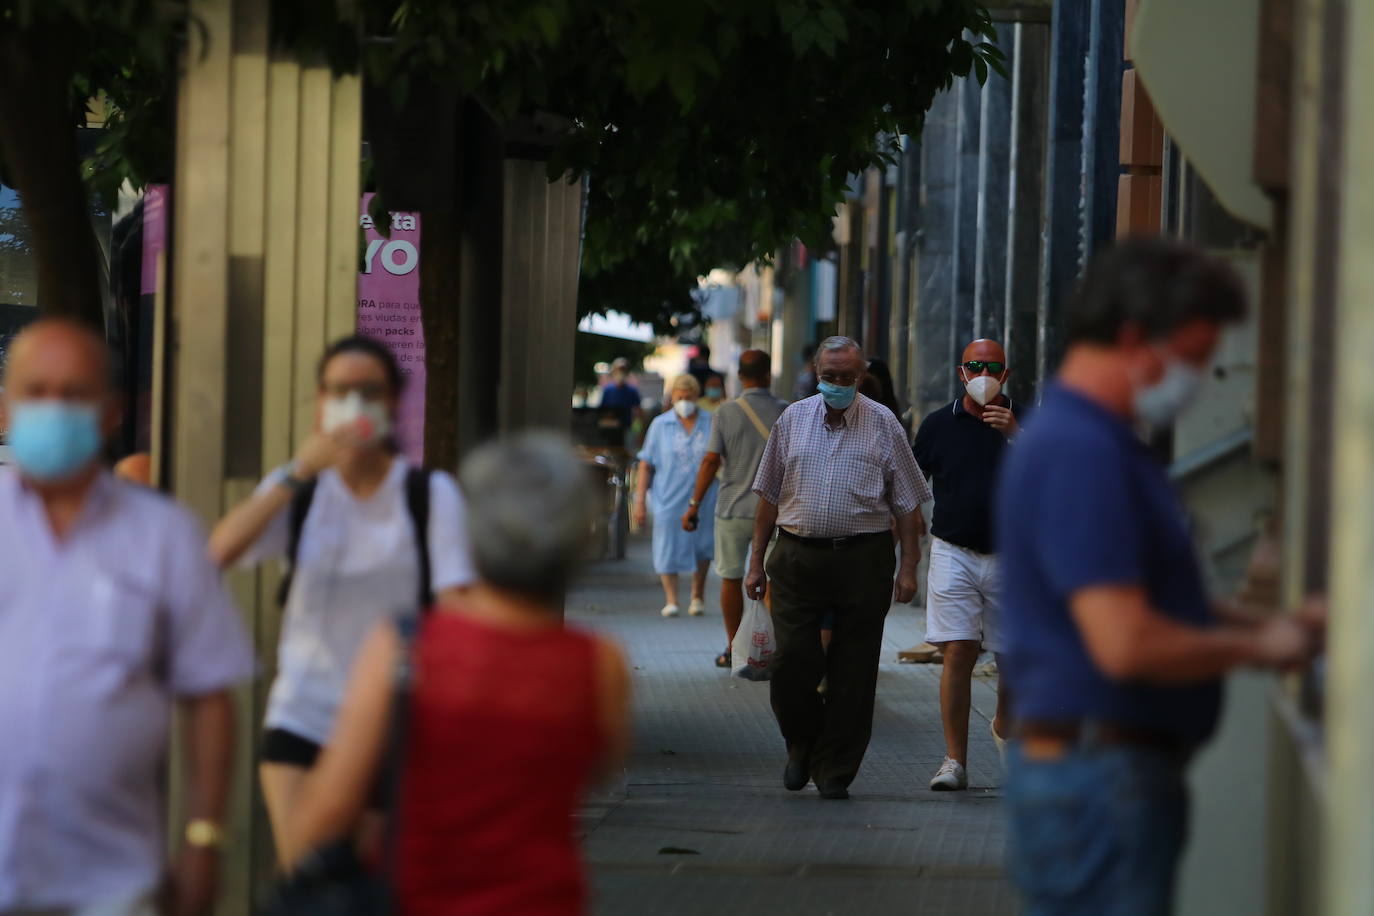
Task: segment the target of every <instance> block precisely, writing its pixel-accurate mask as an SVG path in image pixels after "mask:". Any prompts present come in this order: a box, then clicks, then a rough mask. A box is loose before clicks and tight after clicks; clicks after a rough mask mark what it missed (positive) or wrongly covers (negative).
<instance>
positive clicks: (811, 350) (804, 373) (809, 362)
mask: <svg viewBox="0 0 1374 916" xmlns="http://www.w3.org/2000/svg"><path fill="white" fill-rule="evenodd" d="M817 390H818V389H817V388H816V345H815V344H807V345H806V346H804V347H802V351H801V369H800V370H799V371H798V372H797V377H796V380H795V381H793V383H792V400H794V401H802V400H805V399H806V398H809V397H811V396H812V395H813V394H815V393H816V391H817Z"/></svg>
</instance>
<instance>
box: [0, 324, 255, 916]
mask: <svg viewBox="0 0 1374 916" xmlns="http://www.w3.org/2000/svg"><path fill="white" fill-rule="evenodd" d="M5 391H6V394H5V397H6V399H7V407H8V413H9V419H10V426H9V446H10V457H11V461H12V462H13V466H11V467H6V468H4V469H3V470H0V567H3V575H0V579H2V580H3V581H4V583H5V585H4V588H3V589H0V736H3V740H4V742H5V745H6V750H5V752H4V753H3V754H0V914H4V916H11V914H29V913H35V912H39V913H42V914H44V916H151V914H153V913H155V912H165V913H172V914H176V916H182V914H196V913H203V912H207V911H208V910H209V908H210V906H211V904H212V902H213V898H214V894H215V886H216V882H217V877H218V869H219V861H218V851H219V847H220V846H221V844H222V842H223V837H222V833H221V824H222V822H223V818H224V814H225V803H226V798H227V795H228V789H229V775H230V768H231V767H230V762H231V760H232V758H233V736H234V707H233V700H232V698H231V696H230V692H229V691H230V688H231V687H232V686H233V685H235V684H237V683H239V682H241V681H243V680H245V679H247V678H248V677H249V676H251V674H252V669H253V660H252V655H251V651H250V648H249V645H248V642H247V640H246V638H245V636H244V633H243V630H242V627H241V624H240V622H239V620H238V617H237V615H236V613H235V612H234V609H233V607H232V605H231V604H230V602H229V599H228V597H227V595H226V594H225V592H224V590H223V588H222V587H221V585H220V583H219V580H218V576H217V574H216V571H215V570H214V568H213V567H212V566H211V564H210V562H209V560H208V558H207V557H206V554H205V546H204V545H205V539H204V534H203V532H202V531H201V529H200V527H199V526H198V525H197V524H196V522H195V520H194V519H193V518H192V517H191V516H190V514H189V513H187V512H186V511H184V510H183V509H181V508H180V507H178V506H177V505H176V504H175V503H174V502H172V501H171V500H169V499H166V498H165V497H163V496H161V495H159V494H157V493H155V492H153V491H151V490H146V489H144V488H142V487H136V486H133V485H130V484H126V483H122V482H119V481H117V480H115V479H114V478H113V477H112V476H111V475H110V474H109V473H108V472H107V471H105V469H104V468H102V467H101V464H100V450H101V446H102V445H103V444H104V441H105V439H106V438H107V437H108V436H109V435H110V433H112V432H113V431H114V429H115V428H116V426H117V424H118V420H119V417H118V410H117V408H116V407H115V400H114V397H113V391H112V390H111V386H110V367H109V357H108V354H107V351H106V349H105V345H104V343H103V341H101V339H100V338H99V337H97V336H96V335H95V334H93V333H92V332H90V331H88V330H87V329H85V328H84V327H82V326H79V325H75V324H72V323H69V322H64V321H53V320H46V321H40V322H38V323H36V324H34V325H31V326H30V327H29V328H28V329H27V330H26V331H24V333H23V334H21V335H20V336H19V337H18V338H16V340H15V341H14V344H13V347H12V348H11V350H10V354H9V363H8V367H7V370H6V377H5ZM174 708H180V710H181V711H182V713H183V715H182V721H183V723H184V728H185V735H184V737H185V741H184V744H185V748H186V756H187V785H186V788H187V794H186V798H187V805H186V807H187V821H186V823H185V825H184V832H183V833H182V836H181V840H180V843H179V844H178V845H179V849H178V852H177V856H176V860H175V865H174V866H173V867H172V868H171V869H168V867H167V865H166V863H167V859H168V857H167V851H166V850H165V849H164V833H165V826H166V825H165V812H166V798H165V791H164V786H165V777H166V763H167V760H166V758H167V747H168V743H169V738H170V735H169V723H170V722H171V719H172V715H171V714H172V711H173V709H174Z"/></svg>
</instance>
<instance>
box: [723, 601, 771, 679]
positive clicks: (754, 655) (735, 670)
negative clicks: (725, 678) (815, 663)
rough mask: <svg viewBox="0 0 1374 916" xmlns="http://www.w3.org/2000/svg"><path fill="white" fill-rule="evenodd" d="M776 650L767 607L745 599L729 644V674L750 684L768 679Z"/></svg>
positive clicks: (761, 603) (758, 602)
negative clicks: (732, 638)
mask: <svg viewBox="0 0 1374 916" xmlns="http://www.w3.org/2000/svg"><path fill="white" fill-rule="evenodd" d="M777 648H778V644H777V641H776V640H774V639H773V616H772V615H771V614H769V613H768V608H766V607H764V605H763V602H762V601H755V600H754V599H753V598H747V599H745V606H744V617H743V619H742V620H740V624H739V630H738V631H737V632H736V633H735V641H734V642H733V643H731V645H730V673H731V674H733V675H734V676H735V677H742V678H745V679H746V680H750V681H766V680H768V678H769V677H770V676H771V675H772V670H771V668H772V664H773V653H774V652H775V651H777Z"/></svg>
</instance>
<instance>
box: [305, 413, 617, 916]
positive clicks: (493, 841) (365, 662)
mask: <svg viewBox="0 0 1374 916" xmlns="http://www.w3.org/2000/svg"><path fill="white" fill-rule="evenodd" d="M461 481H462V484H463V489H464V490H465V491H466V494H467V497H468V523H469V532H470V536H471V540H472V545H473V559H474V561H475V563H476V566H477V571H478V575H479V576H480V577H481V581H480V582H479V584H478V585H476V586H474V587H472V588H471V589H470V590H469V591H468V592H467V594H465V595H464V596H463V597H462V599H461V600H459V601H455V602H451V603H449V604H447V605H441V606H439V607H438V608H436V609H435V611H434V613H432V614H430V615H428V616H427V617H426V618H425V619H424V621H423V622H422V624H421V626H420V630H419V633H418V636H417V638H416V641H415V645H414V649H413V652H414V658H415V679H414V688H413V697H412V702H411V714H410V721H409V730H408V737H407V742H406V744H407V748H406V757H405V776H404V780H403V785H402V789H401V795H400V805H399V812H398V817H399V836H398V839H397V843H398V845H397V849H396V856H395V861H396V873H395V874H394V875H393V876H392V877H393V881H394V885H395V890H396V893H397V898H398V903H399V906H400V911H401V912H402V913H405V914H423V916H448V914H454V916H457V914H462V916H485V914H491V916H535V914H538V916H556V914H568V916H573V914H581V913H584V912H585V911H586V884H585V880H584V878H583V869H582V863H581V857H580V854H579V851H578V849H577V844H576V840H575V839H574V837H573V832H572V830H573V820H572V818H573V814H574V813H575V812H576V809H577V805H578V804H579V802H580V801H581V798H582V795H583V793H584V792H585V791H586V790H587V788H588V787H589V786H590V785H591V784H592V783H593V781H594V780H596V779H597V778H598V777H599V776H602V775H606V774H608V773H610V772H612V771H614V770H616V769H617V768H618V767H619V766H620V764H621V761H622V759H623V757H624V753H625V748H626V744H627V740H628V732H629V724H628V723H629V674H628V671H627V669H626V665H625V661H624V658H623V657H622V655H621V653H620V651H619V650H618V649H617V648H615V647H614V646H613V645H612V644H611V643H609V642H606V641H603V640H601V639H598V638H596V637H594V636H591V635H588V634H584V633H579V632H576V631H573V630H568V629H565V628H564V627H563V621H562V598H563V595H564V593H565V591H566V589H567V586H568V583H569V581H570V579H571V578H572V576H573V574H574V572H575V571H576V569H577V567H578V565H579V563H580V560H581V556H582V551H583V547H584V545H585V543H586V531H587V525H588V519H589V515H588V512H589V508H590V507H589V506H588V503H587V491H588V488H587V485H586V480H585V479H584V472H583V470H582V467H581V465H580V464H579V463H578V462H577V461H576V459H575V458H574V457H573V456H572V454H571V453H570V451H569V450H568V447H567V446H566V445H565V444H563V443H561V442H559V441H558V440H557V439H555V438H553V437H551V436H542V435H538V434H535V435H524V436H521V437H518V438H515V439H512V440H509V441H506V442H501V443H496V444H492V445H488V446H485V447H483V448H481V449H479V450H478V451H477V452H475V453H474V454H473V455H472V457H471V458H469V459H468V461H467V462H466V463H465V464H464V466H463V471H462V475H461ZM400 651H401V642H400V638H399V636H398V634H397V632H396V629H395V627H394V625H391V624H387V625H383V626H380V627H378V629H377V630H376V631H375V632H373V633H372V635H371V636H370V637H369V639H368V642H367V644H366V646H365V647H364V649H363V651H362V654H361V656H360V657H359V659H358V662H357V665H356V667H355V668H354V672H353V679H352V683H351V685H350V688H349V693H348V695H347V697H346V699H345V701H344V706H343V708H342V710H341V711H340V714H339V721H338V724H337V726H336V729H335V732H334V736H333V738H332V739H331V740H330V742H329V744H328V745H327V746H326V748H325V750H324V753H323V754H322V755H321V757H320V761H319V763H318V764H317V766H316V768H315V769H314V770H313V771H312V772H311V774H310V776H309V777H308V779H307V781H306V784H305V786H304V787H303V788H302V797H301V800H300V803H299V808H298V811H297V814H296V816H295V817H294V818H293V822H292V829H291V831H290V833H289V840H288V842H289V845H290V847H291V848H290V849H288V850H286V851H285V853H284V858H285V860H286V861H288V862H296V861H299V859H300V858H301V856H302V855H303V854H305V853H306V852H308V851H310V850H312V849H315V848H318V847H319V846H321V845H322V844H323V843H325V842H327V841H329V840H331V839H335V838H338V837H342V836H346V835H348V834H349V833H350V832H351V831H353V830H354V829H356V828H357V826H358V822H359V820H360V818H361V817H362V816H363V814H364V811H365V809H366V806H367V802H368V798H369V794H370V792H371V788H372V786H373V785H374V782H375V780H376V778H377V774H378V772H379V770H380V768H381V764H382V758H383V756H384V754H385V745H386V742H387V730H388V720H389V718H390V705H389V704H390V702H391V691H392V678H393V671H394V668H395V665H396V661H397V658H398V653H399V652H400Z"/></svg>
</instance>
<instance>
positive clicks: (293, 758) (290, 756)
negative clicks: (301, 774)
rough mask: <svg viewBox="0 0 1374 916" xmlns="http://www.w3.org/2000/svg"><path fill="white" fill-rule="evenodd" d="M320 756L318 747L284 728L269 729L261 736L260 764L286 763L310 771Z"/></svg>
mask: <svg viewBox="0 0 1374 916" xmlns="http://www.w3.org/2000/svg"><path fill="white" fill-rule="evenodd" d="M319 756H320V746H319V745H318V744H316V743H315V742H314V741H311V740H310V739H309V738H302V737H301V736H300V735H298V734H296V733H295V732H289V731H287V730H286V729H284V728H269V729H268V730H267V732H266V734H264V735H263V736H262V762H263V763H286V764H290V765H291V766H298V767H302V768H304V769H307V770H308V769H310V768H311V767H313V766H314V765H315V760H316V759H317V758H318V757H319Z"/></svg>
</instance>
